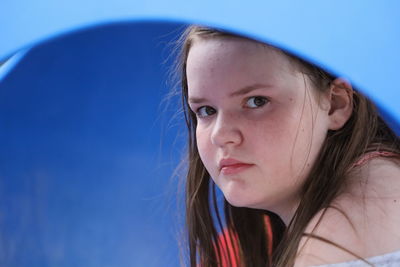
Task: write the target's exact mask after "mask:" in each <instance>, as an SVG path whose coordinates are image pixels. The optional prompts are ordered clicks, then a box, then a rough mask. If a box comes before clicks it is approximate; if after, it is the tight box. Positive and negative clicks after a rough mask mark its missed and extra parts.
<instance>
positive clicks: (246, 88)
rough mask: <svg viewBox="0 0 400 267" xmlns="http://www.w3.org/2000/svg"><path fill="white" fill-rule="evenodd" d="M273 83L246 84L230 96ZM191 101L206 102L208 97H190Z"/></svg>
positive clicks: (193, 102) (266, 86)
mask: <svg viewBox="0 0 400 267" xmlns="http://www.w3.org/2000/svg"><path fill="white" fill-rule="evenodd" d="M271 87H272V86H271V85H268V84H261V83H256V84H253V85H249V86H245V87H243V88H240V89H239V90H237V91H235V92H233V93H231V94H230V95H229V96H230V97H234V96H240V95H245V94H247V93H250V92H251V91H254V90H257V89H261V88H271ZM188 101H189V103H192V104H200V103H203V102H206V101H207V99H205V98H198V97H190V98H189V100H188Z"/></svg>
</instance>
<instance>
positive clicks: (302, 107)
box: [186, 37, 329, 221]
mask: <svg viewBox="0 0 400 267" xmlns="http://www.w3.org/2000/svg"><path fill="white" fill-rule="evenodd" d="M186 74H187V81H188V96H189V105H190V108H191V110H192V111H193V112H195V113H196V114H197V128H196V137H197V147H198V150H199V153H200V157H201V159H202V161H203V163H204V166H205V167H206V169H207V171H208V172H209V173H210V175H211V177H212V179H213V180H214V181H215V183H216V184H217V185H218V186H219V187H220V189H221V190H222V192H223V193H224V196H225V198H226V199H227V201H228V202H229V203H231V204H232V205H234V206H237V207H250V208H257V209H268V210H271V211H274V212H276V213H278V214H279V215H280V216H281V217H282V219H283V220H285V221H288V220H290V217H291V216H292V214H293V212H294V210H295V208H296V206H297V203H298V200H299V189H300V187H301V185H302V183H303V182H304V180H305V177H306V176H307V174H308V173H309V170H310V168H311V167H312V165H313V163H314V161H315V158H316V157H317V154H318V151H319V149H320V147H321V146H322V143H323V142H324V140H325V137H326V133H327V131H328V113H329V110H328V108H326V105H324V103H325V102H326V101H327V100H326V99H327V98H326V97H325V95H323V94H317V93H316V90H315V89H313V88H312V86H311V83H310V81H309V80H308V78H307V77H306V76H305V75H303V74H302V73H300V72H299V71H298V70H296V68H295V67H294V66H293V63H291V62H290V60H289V59H288V58H287V57H286V56H285V55H283V54H281V53H280V52H277V51H276V50H274V49H273V48H270V47H266V46H264V45H261V44H258V43H256V42H253V41H248V40H244V39H239V38H230V37H218V38H213V39H211V38H210V39H200V38H197V39H195V41H194V43H193V45H192V47H191V49H190V51H189V55H188V59H187V69H186ZM324 106H325V108H324Z"/></svg>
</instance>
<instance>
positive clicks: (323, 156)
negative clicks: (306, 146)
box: [178, 26, 400, 267]
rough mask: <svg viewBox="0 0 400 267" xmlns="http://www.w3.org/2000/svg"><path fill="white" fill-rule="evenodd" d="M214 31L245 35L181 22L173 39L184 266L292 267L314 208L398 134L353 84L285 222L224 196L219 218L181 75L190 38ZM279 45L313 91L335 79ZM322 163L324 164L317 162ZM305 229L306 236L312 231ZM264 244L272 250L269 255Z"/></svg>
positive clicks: (397, 148) (399, 148)
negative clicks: (182, 123) (184, 140)
mask: <svg viewBox="0 0 400 267" xmlns="http://www.w3.org/2000/svg"><path fill="white" fill-rule="evenodd" d="M221 37H233V38H244V39H249V38H246V37H241V36H237V35H234V34H231V33H228V32H223V31H220V30H215V29H211V28H207V27H201V26H190V27H188V28H187V29H186V31H185V32H184V34H183V35H182V36H181V39H180V43H181V51H180V53H181V54H180V55H181V57H180V59H179V60H180V62H179V63H178V71H179V73H180V79H181V88H182V92H181V93H182V105H183V110H184V115H185V120H186V124H187V129H188V147H187V149H188V158H187V161H188V169H187V175H186V224H187V231H188V245H189V259H190V266H191V267H195V266H198V264H200V266H201V267H217V266H220V265H221V262H227V263H228V265H229V266H232V264H233V262H237V263H239V266H242V267H244V266H247V267H250V266H279V267H288V266H293V264H294V261H295V258H296V253H297V250H298V246H299V243H300V239H301V238H302V237H303V236H304V235H305V234H304V230H305V228H306V226H307V225H308V223H309V222H310V221H311V219H312V218H313V217H314V216H315V215H316V214H317V213H318V212H319V211H321V210H324V209H326V208H328V207H330V205H331V203H332V201H333V200H334V199H335V198H336V197H337V196H338V195H339V193H340V192H341V189H342V188H343V184H344V182H345V179H346V177H347V174H348V171H349V170H350V169H351V166H352V164H353V163H354V162H355V161H356V160H357V159H358V158H360V157H361V155H363V154H365V153H367V152H369V151H375V150H384V151H390V152H394V153H398V154H400V141H399V138H398V136H397V135H396V134H395V133H394V132H393V131H392V130H391V129H390V128H389V127H388V126H387V124H386V123H385V122H384V120H383V119H382V118H381V117H380V115H379V113H378V112H377V109H376V107H375V106H374V105H373V104H372V102H371V101H370V100H368V99H367V98H366V97H365V96H363V95H362V94H360V93H359V92H357V90H355V91H354V95H353V113H352V115H351V117H350V119H349V120H348V121H347V123H346V124H345V125H344V127H342V128H341V129H340V130H337V131H329V132H328V135H327V138H326V140H325V142H324V144H323V146H322V148H321V149H320V152H319V157H317V161H316V162H315V164H314V166H313V167H312V169H311V171H310V173H309V175H308V177H307V179H306V181H305V183H304V184H303V185H302V191H301V199H300V204H299V206H298V208H297V210H296V212H295V214H294V216H293V219H292V220H291V222H290V223H289V225H288V226H287V227H285V226H284V224H283V223H282V221H281V220H280V218H279V217H278V216H277V215H275V214H273V213H271V212H268V211H265V210H256V209H250V208H238V207H234V206H232V205H230V204H229V203H228V202H227V201H226V200H225V201H224V212H223V213H224V214H223V215H224V218H225V221H224V222H223V221H222V219H221V218H222V215H221V212H220V210H221V209H220V208H219V207H218V203H217V199H216V193H215V184H214V183H213V181H212V179H210V178H211V177H210V174H209V173H208V172H207V170H206V168H205V167H204V165H203V163H202V161H201V159H200V156H199V152H198V150H197V142H196V135H195V131H196V125H197V120H196V115H195V114H194V113H193V112H192V111H191V110H190V108H189V106H188V86H187V77H186V61H187V57H188V53H189V50H190V48H191V46H192V44H193V42H194V40H195V38H221ZM252 41H255V40H252ZM255 42H257V41H255ZM264 45H267V44H264ZM267 46H269V45H267ZM274 49H277V48H274ZM279 51H281V52H282V53H283V54H285V55H286V56H287V57H288V58H289V59H290V60H291V61H292V62H293V64H295V66H296V67H297V69H298V70H299V71H300V72H302V73H303V74H304V75H306V76H307V77H308V78H309V79H310V80H311V82H312V85H313V87H314V88H315V89H316V90H317V91H320V92H323V91H325V90H327V89H328V88H329V86H330V84H331V82H332V81H333V80H334V79H335V77H334V76H333V75H331V74H330V73H328V72H326V71H324V70H322V69H321V68H319V67H317V66H315V65H313V64H311V63H309V62H307V61H304V60H302V59H300V58H298V57H296V56H294V55H292V54H291V53H288V52H285V51H282V50H279ZM327 162H329V164H325V163H327ZM265 216H269V218H270V224H271V226H272V232H273V237H272V238H271V237H268V231H267V230H266V224H265ZM223 228H225V229H226V231H224V233H226V234H225V235H221V234H219V232H220V230H221V229H223ZM310 236H311V237H312V234H311V235H310ZM221 240H222V242H221ZM227 240H231V241H232V240H237V242H232V243H233V244H232V245H233V246H234V248H233V250H232V251H224V249H223V244H221V243H224V242H227ZM270 240H273V242H270ZM267 251H272V252H273V253H272V254H269V253H267ZM232 254H233V255H232Z"/></svg>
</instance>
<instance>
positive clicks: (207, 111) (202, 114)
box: [196, 106, 215, 118]
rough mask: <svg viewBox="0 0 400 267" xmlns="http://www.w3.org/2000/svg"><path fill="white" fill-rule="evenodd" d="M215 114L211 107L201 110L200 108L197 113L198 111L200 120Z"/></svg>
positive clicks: (204, 107)
mask: <svg viewBox="0 0 400 267" xmlns="http://www.w3.org/2000/svg"><path fill="white" fill-rule="evenodd" d="M214 113H215V109H213V108H212V107H210V106H203V107H200V108H198V109H197V111H196V115H197V116H198V117H199V118H205V117H208V116H211V115H213V114H214Z"/></svg>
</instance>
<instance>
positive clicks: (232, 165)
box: [220, 159, 253, 175]
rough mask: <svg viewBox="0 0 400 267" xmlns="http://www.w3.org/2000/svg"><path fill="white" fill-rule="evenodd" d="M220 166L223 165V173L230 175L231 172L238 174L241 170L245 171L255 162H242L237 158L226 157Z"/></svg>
mask: <svg viewBox="0 0 400 267" xmlns="http://www.w3.org/2000/svg"><path fill="white" fill-rule="evenodd" d="M220 166H221V168H220V170H221V173H222V174H225V175H229V174H237V173H239V172H241V171H244V170H246V169H248V168H250V167H251V166H253V164H249V163H244V162H240V161H238V160H235V159H225V160H222V161H221V162H220Z"/></svg>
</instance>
